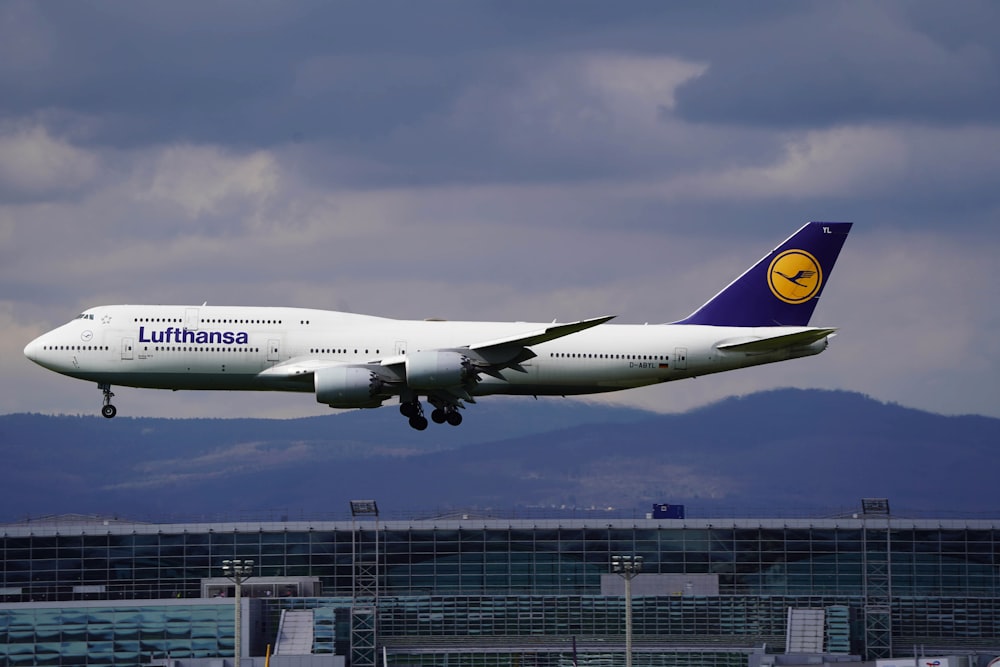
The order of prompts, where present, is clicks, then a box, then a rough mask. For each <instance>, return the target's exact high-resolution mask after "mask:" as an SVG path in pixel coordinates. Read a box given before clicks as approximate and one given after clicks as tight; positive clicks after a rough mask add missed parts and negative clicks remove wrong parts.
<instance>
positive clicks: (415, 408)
mask: <svg viewBox="0 0 1000 667" xmlns="http://www.w3.org/2000/svg"><path fill="white" fill-rule="evenodd" d="M399 414H401V415H403V416H404V417H416V416H417V415H419V414H420V404H419V403H417V402H416V401H407V402H406V403H400V404H399Z"/></svg>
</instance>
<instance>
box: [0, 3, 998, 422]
mask: <svg viewBox="0 0 1000 667" xmlns="http://www.w3.org/2000/svg"><path fill="white" fill-rule="evenodd" d="M995 13H996V10H995V8H994V7H993V5H991V4H989V3H965V4H963V5H961V6H949V7H946V8H945V7H942V6H939V5H937V4H935V3H926V4H925V3H891V2H890V3H880V4H878V5H864V4H861V5H828V4H826V3H810V2H805V3H803V2H790V3H780V2H778V3H768V4H767V5H764V6H761V5H748V4H746V3H731V4H728V3H724V4H721V5H720V4H711V5H704V4H697V5H671V4H664V3H660V2H649V3H645V2H639V3H628V4H627V5H626V6H625V7H624V8H622V7H618V6H615V5H609V4H607V3H596V2H595V3H589V2H582V3H581V2H567V3H561V2H557V3H540V4H539V3H527V2H524V3H520V2H515V3H497V4H490V3H466V2H430V3H410V2H399V3H379V4H378V5H366V4H357V3H326V2H316V3H312V2H299V3H293V4H288V3H277V2H275V3H268V2H263V3H254V4H252V5H248V6H240V8H239V10H238V11H236V10H235V9H234V6H232V5H230V4H227V3H208V4H206V3H201V4H193V3H191V4H187V3H167V4H161V5H143V4H135V3H129V2H120V3H118V2H110V3H101V4H97V5H93V4H87V3H74V4H72V5H65V6H63V5H59V6H54V5H46V4H38V3H27V2H24V3H21V2H11V3H5V4H3V5H0V87H2V89H3V90H4V92H5V94H4V95H3V96H2V97H0V285H2V291H0V373H2V375H3V377H4V378H5V384H4V389H5V391H4V393H3V395H2V396H3V401H2V402H0V410H3V411H5V412H11V411H22V410H35V411H45V412H63V411H65V412H86V413H93V412H94V411H95V408H96V406H97V405H98V403H99V395H98V393H97V392H96V391H94V389H93V388H92V387H88V386H86V385H85V384H84V383H76V382H73V381H71V380H68V379H64V378H60V377H57V376H55V375H52V374H50V373H46V372H44V371H42V370H41V369H39V368H37V367H35V366H33V365H32V364H31V363H30V362H28V361H27V360H25V359H24V358H23V357H22V355H21V349H22V348H23V346H24V344H25V343H26V342H27V341H28V340H29V339H30V338H31V337H33V336H35V335H37V334H39V333H41V332H43V331H44V330H46V329H50V328H52V327H54V326H56V325H57V324H59V323H61V322H62V321H65V320H67V319H69V318H70V317H72V316H74V315H75V314H76V313H77V312H79V311H80V310H82V309H83V308H86V307H89V306H93V305H95V304H100V303H123V302H124V303H127V302H131V303H135V302H160V303H168V302H174V303H201V302H203V301H206V300H207V301H209V302H211V303H234V304H236V303H238V304H260V305H281V304H288V305H297V306H308V307H320V308H335V309H344V310H353V311H356V312H370V313H373V314H381V315H387V316H395V317H414V318H422V317H428V316H435V317H446V318H450V319H497V320H539V321H548V320H552V319H553V318H560V319H571V318H576V317H587V316H595V315H601V314H606V313H607V314H617V315H619V317H620V321H624V322H645V321H650V322H662V321H670V320H674V319H678V318H681V317H683V316H685V315H687V314H688V313H690V312H691V311H692V310H694V309H695V308H696V307H697V306H698V305H700V303H701V302H702V301H704V300H705V299H707V298H708V297H710V296H711V295H712V294H713V293H714V292H715V291H716V290H718V289H719V288H720V287H721V286H722V285H724V284H725V283H726V282H728V281H729V280H730V279H731V278H733V277H734V276H735V275H736V274H737V273H739V272H740V271H742V270H743V268H745V267H746V266H747V265H749V264H750V263H752V262H753V261H755V260H756V259H758V258H759V257H760V256H761V255H762V254H763V253H764V252H766V251H767V250H768V249H769V248H771V247H773V245H774V244H776V243H777V242H778V241H780V240H781V239H782V238H784V237H785V236H787V235H788V234H789V233H790V232H791V231H792V230H793V229H795V228H796V227H797V226H799V225H800V224H802V223H803V222H805V221H806V220H809V219H827V220H837V219H839V220H845V219H846V220H854V221H855V222H856V223H857V225H856V227H855V231H854V233H853V235H852V238H851V239H850V240H849V241H848V244H847V246H846V248H845V251H844V256H843V259H842V265H841V266H839V267H838V269H837V272H836V273H835V275H834V277H833V280H832V282H831V284H830V286H829V289H828V290H827V291H826V292H825V293H824V299H823V303H822V304H821V305H820V307H819V308H818V310H817V319H818V320H820V321H821V323H822V324H831V325H835V326H841V327H842V332H841V334H840V335H839V336H838V337H837V338H836V339H835V341H834V344H833V345H832V346H831V348H830V350H829V351H828V352H827V353H825V354H824V355H822V356H821V357H818V358H813V359H807V360H801V361H796V362H792V363H789V364H780V365H776V366H773V367H768V368H759V369H753V370H748V371H743V372H741V373H733V374H727V375H722V376H718V377H715V378H704V379H700V380H697V381H693V382H690V383H685V384H683V385H681V386H677V385H673V386H672V385H665V386H663V387H657V388H652V389H646V390H639V391H631V392H624V393H619V394H615V395H611V396H608V397H606V400H611V401H616V402H623V403H632V404H638V405H642V406H644V407H649V408H653V409H657V410H675V409H683V408H687V407H691V406H694V405H698V404H700V403H703V402H704V401H708V400H712V399H714V398H719V397H721V396H725V395H728V394H733V393H746V392H749V391H754V390H758V389H764V388H769V387H774V386H782V385H794V386H820V387H842V388H848V389H854V390H859V391H863V392H865V393H869V394H872V395H874V396H876V397H878V398H880V399H883V400H894V401H898V402H902V403H905V404H907V405H915V406H919V407H924V408H929V409H937V410H942V411H945V412H963V411H974V412H983V413H988V414H994V415H1000V407H998V406H997V405H996V404H995V400H994V399H992V398H991V397H994V396H996V395H1000V387H998V386H997V381H996V379H995V378H996V377H998V375H1000V368H998V365H1000V363H998V359H997V356H996V355H995V354H993V353H991V352H990V349H992V347H991V346H990V345H989V342H988V341H986V340H985V335H988V334H986V333H985V332H991V331H993V330H995V325H996V324H997V323H998V320H1000V304H998V303H997V302H996V299H994V298H992V297H991V296H990V295H992V293H993V292H994V291H995V289H994V288H993V285H994V284H995V282H996V281H995V279H994V278H993V277H992V265H993V263H994V259H993V258H995V257H997V256H1000V247H998V236H997V226H996V219H997V213H998V211H1000V195H998V193H997V191H996V187H995V183H994V180H995V178H994V175H995V174H996V173H997V171H998V168H1000V164H998V160H1000V158H998V157H997V156H998V155H1000V130H998V126H1000V123H998V118H997V114H996V113H995V111H994V110H995V109H996V108H1000V106H998V105H997V104H996V99H995V97H996V96H995V92H996V91H995V81H996V62H997V58H996V51H997V47H996V46H995V44H993V41H992V40H991V39H990V35H989V32H990V26H991V25H995V24H996V20H995V19H996V16H995ZM387 17H388V19H387ZM804 91H805V92H806V93H809V94H804ZM119 396H120V398H119V401H118V402H119V404H120V406H121V407H122V408H123V410H124V409H126V406H127V412H128V413H129V414H150V415H164V416H181V415H218V414H225V415H240V414H248V415H249V414H267V415H272V416H288V415H293V414H323V413H325V412H326V411H327V410H326V408H325V407H323V406H319V405H318V404H316V403H315V402H313V401H312V399H311V398H310V397H308V396H300V395H292V396H281V395H261V396H248V395H245V394H237V395H229V394H211V395H209V396H207V397H206V396H203V395H199V394H183V393H178V394H173V393H170V394H167V393H162V392H154V391H142V390H122V391H120V392H119ZM501 400H502V399H501ZM602 400H604V399H602Z"/></svg>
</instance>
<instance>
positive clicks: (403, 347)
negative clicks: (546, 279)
mask: <svg viewBox="0 0 1000 667" xmlns="http://www.w3.org/2000/svg"><path fill="white" fill-rule="evenodd" d="M547 326H551V325H550V324H541V323H528V322H450V321H423V320H395V319H388V318H381V317H372V316H366V315H354V314H350V313H341V312H334V311H325V310H313V309H302V308H266V307H216V306H158V305H157V306H154V305H149V306H142V305H138V306H130V305H118V306H101V307H97V308H92V309H89V310H87V311H86V312H85V313H83V314H82V315H80V316H79V317H77V318H76V319H74V320H72V321H70V322H69V323H67V324H65V325H63V326H61V327H59V328H57V329H54V330H52V331H50V332H48V333H46V334H44V335H42V336H40V337H39V338H37V339H35V340H34V341H32V342H31V343H30V344H29V345H28V346H27V347H26V348H25V354H26V355H27V356H28V358H30V359H31V360H33V361H35V362H36V363H38V364H40V365H42V366H44V367H46V368H48V369H51V370H53V371H56V372H58V373H62V374H64V375H68V376H71V377H75V378H79V379H83V380H90V381H94V382H98V383H102V384H109V385H121V386H129V387H147V388H158V389H221V390H278V391H313V390H314V387H313V384H312V381H311V378H310V380H309V381H303V380H299V379H296V378H295V377H289V376H288V375H284V374H280V373H268V372H267V371H268V370H269V369H274V368H275V367H276V366H279V365H280V364H284V363H288V362H289V361H291V360H296V359H308V360H311V361H313V362H317V363H332V364H338V363H339V364H365V363H371V362H376V363H377V362H378V360H381V359H385V358H389V357H398V356H400V355H406V353H407V352H417V351H421V350H433V349H447V348H461V347H463V346H467V345H469V344H470V342H476V341H490V340H494V339H502V338H504V337H508V336H517V335H520V334H524V333H526V332H531V331H534V330H537V329H540V328H544V327H547ZM808 330H810V328H809V327H752V328H747V327H722V326H704V325H674V324H656V325H622V324H601V325H600V326H595V327H593V328H590V329H587V330H585V331H579V332H577V333H573V334H571V335H566V336H564V337H561V338H557V339H556V340H550V341H548V342H543V343H538V344H535V345H532V346H530V347H531V351H532V352H534V353H535V355H536V356H535V357H534V358H532V359H529V360H526V361H524V362H523V363H522V364H521V367H522V368H523V371H525V372H520V371H517V370H512V369H505V370H503V372H502V378H503V379H501V378H499V377H491V376H488V375H486V376H483V377H482V379H481V381H480V382H478V384H477V385H476V386H475V389H474V390H473V391H472V392H471V393H472V394H473V395H476V396H482V395H487V394H521V395H571V394H590V393H598V392H607V391H615V390H619V389H628V388H633V387H641V386H646V385H651V384H656V383H660V382H669V381H672V380H679V379H683V378H689V377H694V376H698V375H706V374H709V373H717V372H721V371H727V370H732V369H735V368H741V367H746V366H755V365H759V364H765V363H771V362H775V361H783V360H785V359H789V358H794V357H799V356H807V355H812V354H817V353H819V352H821V351H822V350H823V349H824V348H825V347H826V343H827V341H826V338H825V337H824V338H822V339H820V340H817V341H815V342H810V343H809V344H806V345H801V346H798V347H790V348H783V349H780V350H772V351H764V352H746V351H727V350H721V349H719V346H720V345H723V344H727V343H734V342H735V343H739V342H744V341H752V340H756V339H766V338H769V337H774V336H779V335H786V334H794V333H797V332H803V331H808Z"/></svg>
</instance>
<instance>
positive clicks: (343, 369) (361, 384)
mask: <svg viewBox="0 0 1000 667" xmlns="http://www.w3.org/2000/svg"><path fill="white" fill-rule="evenodd" d="M314 381H315V385H316V400H317V401H318V402H320V403H326V404H327V405H329V406H330V407H331V408H377V407H379V406H381V405H382V401H384V400H385V399H387V398H389V394H388V393H386V392H385V391H384V389H385V382H384V381H383V380H382V378H380V377H379V376H378V375H377V374H375V373H373V372H372V371H371V369H369V368H366V367H364V366H332V367H330V368H320V369H318V370H317V371H316V372H315V374H314Z"/></svg>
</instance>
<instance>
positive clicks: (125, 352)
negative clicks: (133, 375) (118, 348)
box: [122, 338, 135, 361]
mask: <svg viewBox="0 0 1000 667" xmlns="http://www.w3.org/2000/svg"><path fill="white" fill-rule="evenodd" d="M134 345H135V341H134V340H133V339H132V338H122V360H123V361H129V360H131V359H132V348H133V347H134Z"/></svg>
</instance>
